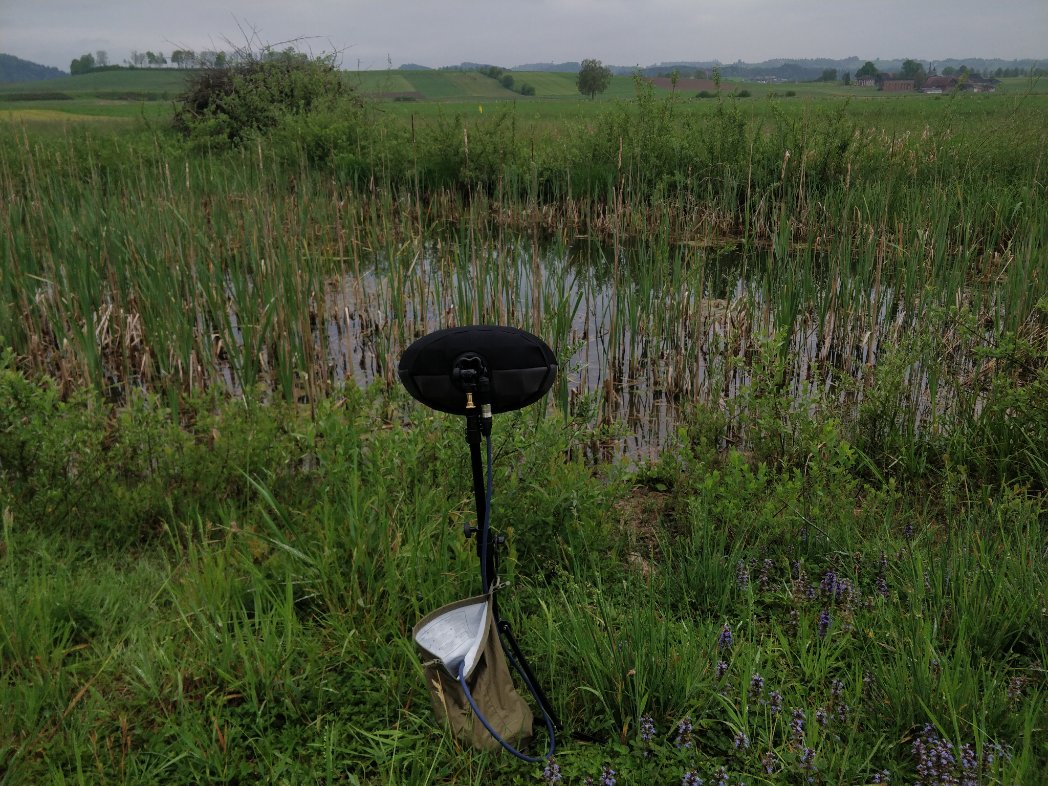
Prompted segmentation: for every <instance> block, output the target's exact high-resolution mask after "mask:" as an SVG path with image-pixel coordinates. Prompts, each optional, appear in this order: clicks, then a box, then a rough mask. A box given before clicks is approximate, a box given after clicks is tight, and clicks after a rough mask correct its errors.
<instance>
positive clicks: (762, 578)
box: [757, 559, 775, 592]
mask: <svg viewBox="0 0 1048 786" xmlns="http://www.w3.org/2000/svg"><path fill="white" fill-rule="evenodd" d="M774 568H775V563H774V562H772V561H771V560H770V559H766V560H764V564H763V565H761V572H760V574H759V575H758V577H757V581H758V583H759V584H760V588H761V592H767V591H768V587H769V586H770V584H771V572H772V570H773V569H774Z"/></svg>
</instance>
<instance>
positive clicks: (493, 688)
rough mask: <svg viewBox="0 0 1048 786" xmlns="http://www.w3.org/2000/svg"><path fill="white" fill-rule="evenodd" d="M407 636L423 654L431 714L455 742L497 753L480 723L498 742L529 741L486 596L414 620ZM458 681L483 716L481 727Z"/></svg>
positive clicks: (527, 720)
mask: <svg viewBox="0 0 1048 786" xmlns="http://www.w3.org/2000/svg"><path fill="white" fill-rule="evenodd" d="M412 636H413V638H414V640H415V644H416V645H417V646H418V648H419V649H420V650H421V652H422V657H423V664H422V665H423V669H424V672H425V676H426V685H427V687H428V688H429V696H430V699H431V700H432V702H433V712H434V713H435V714H436V716H437V718H438V720H442V721H444V722H446V723H447V724H448V725H449V726H450V727H451V731H452V733H453V734H454V735H455V737H456V739H458V740H461V741H462V742H464V743H470V744H472V746H473V747H474V748H477V749H480V750H496V749H498V748H499V746H500V744H501V743H500V742H499V740H497V739H496V738H495V737H493V736H492V735H491V733H489V732H488V730H487V729H486V728H485V727H484V721H487V724H488V725H489V726H491V728H492V730H493V731H494V732H495V733H496V734H497V735H498V736H499V737H501V738H502V739H503V740H505V741H507V742H510V743H514V744H516V745H518V746H519V745H521V744H523V743H524V742H525V741H526V740H527V739H529V738H530V737H531V734H532V728H531V722H532V715H531V708H530V707H529V706H528V703H527V702H526V701H525V700H524V698H523V697H522V696H521V695H520V694H519V693H517V689H516V688H515V687H514V686H513V678H512V677H511V676H510V672H509V666H508V664H507V663H506V655H505V653H504V652H503V651H502V642H501V641H500V640H499V634H498V630H497V629H496V628H495V618H494V615H493V614H492V602H491V595H490V594H489V595H478V596H476V597H473V598H466V599H465V600H460V601H457V602H455V603H451V604H448V605H447V606H444V607H442V608H440V609H437V610H436V611H434V612H433V613H432V614H428V615H426V616H425V617H423V618H422V619H421V620H419V623H418V624H417V625H416V626H415V628H414V630H413V631H412ZM460 679H462V680H463V681H464V682H465V684H466V686H467V687H468V692H469V694H470V695H471V696H472V698H473V702H474V704H475V705H476V708H477V709H478V710H479V711H480V713H481V714H482V715H483V720H481V721H480V722H477V721H478V719H477V718H476V714H475V713H474V712H473V709H472V707H471V706H470V702H469V698H468V697H467V692H466V690H464V689H463V685H462V683H460V681H459V680H460Z"/></svg>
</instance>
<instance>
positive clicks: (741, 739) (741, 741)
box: [732, 731, 750, 750]
mask: <svg viewBox="0 0 1048 786" xmlns="http://www.w3.org/2000/svg"><path fill="white" fill-rule="evenodd" d="M732 743H733V744H734V745H735V750H739V749H740V748H742V749H743V750H748V749H749V747H750V738H749V736H747V734H746V732H744V731H737V732H735V739H734V740H732Z"/></svg>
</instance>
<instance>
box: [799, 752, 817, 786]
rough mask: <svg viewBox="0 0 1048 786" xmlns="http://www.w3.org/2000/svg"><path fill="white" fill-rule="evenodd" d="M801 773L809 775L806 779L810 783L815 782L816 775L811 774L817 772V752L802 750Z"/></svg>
mask: <svg viewBox="0 0 1048 786" xmlns="http://www.w3.org/2000/svg"><path fill="white" fill-rule="evenodd" d="M799 763H800V768H801V772H807V773H809V775H808V776H807V777H806V778H805V780H806V781H807V782H808V783H811V782H812V781H814V780H815V777H814V775H811V774H810V773H813V772H815V751H814V750H812V749H811V748H808V747H805V748H803V749H802V750H801V755H800V758H799Z"/></svg>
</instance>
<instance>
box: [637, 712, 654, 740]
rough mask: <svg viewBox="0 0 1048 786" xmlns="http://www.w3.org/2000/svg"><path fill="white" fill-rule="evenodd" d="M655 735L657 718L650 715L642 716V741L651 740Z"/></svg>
mask: <svg viewBox="0 0 1048 786" xmlns="http://www.w3.org/2000/svg"><path fill="white" fill-rule="evenodd" d="M654 737H655V720H654V719H653V718H652V717H651V716H650V715H641V716H640V739H641V742H651V741H652V739H654Z"/></svg>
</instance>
